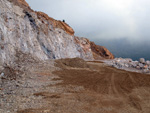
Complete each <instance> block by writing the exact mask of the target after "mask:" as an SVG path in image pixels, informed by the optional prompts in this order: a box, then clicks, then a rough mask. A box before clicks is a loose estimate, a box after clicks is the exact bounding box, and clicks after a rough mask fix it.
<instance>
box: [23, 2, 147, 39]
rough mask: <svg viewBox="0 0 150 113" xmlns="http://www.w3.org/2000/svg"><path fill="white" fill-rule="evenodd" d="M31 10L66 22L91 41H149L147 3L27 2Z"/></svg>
mask: <svg viewBox="0 0 150 113" xmlns="http://www.w3.org/2000/svg"><path fill="white" fill-rule="evenodd" d="M26 1H27V2H28V3H29V4H30V6H31V7H32V8H33V9H34V10H38V11H43V12H45V13H47V14H48V15H49V16H50V17H53V18H55V19H58V20H63V19H65V20H66V22H67V23H68V24H69V25H70V26H71V27H73V29H74V30H75V32H76V35H78V36H84V37H87V38H90V39H92V40H97V39H103V38H107V39H114V38H115V39H116V38H124V37H125V38H128V39H129V40H131V41H135V40H136V42H138V41H141V40H145V41H147V40H149V41H150V31H149V29H150V21H149V20H150V15H149V14H150V7H149V6H150V0H26Z"/></svg>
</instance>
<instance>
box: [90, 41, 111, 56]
mask: <svg viewBox="0 0 150 113" xmlns="http://www.w3.org/2000/svg"><path fill="white" fill-rule="evenodd" d="M90 45H91V49H92V53H93V57H94V59H100V58H105V59H114V55H113V54H112V53H111V52H110V51H109V50H108V49H106V48H105V47H104V46H99V45H96V44H95V43H94V42H90Z"/></svg>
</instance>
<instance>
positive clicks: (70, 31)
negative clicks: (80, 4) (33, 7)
mask: <svg viewBox="0 0 150 113" xmlns="http://www.w3.org/2000/svg"><path fill="white" fill-rule="evenodd" d="M36 13H37V16H38V19H40V20H41V21H42V19H45V20H47V21H48V22H49V23H51V24H52V25H53V27H54V28H60V29H63V30H64V31H66V33H68V34H70V35H74V30H73V29H72V28H71V27H70V26H69V25H68V24H67V23H65V22H62V21H59V20H55V19H53V18H51V17H49V16H48V15H47V14H45V13H43V12H36ZM42 22H43V23H44V21H42Z"/></svg>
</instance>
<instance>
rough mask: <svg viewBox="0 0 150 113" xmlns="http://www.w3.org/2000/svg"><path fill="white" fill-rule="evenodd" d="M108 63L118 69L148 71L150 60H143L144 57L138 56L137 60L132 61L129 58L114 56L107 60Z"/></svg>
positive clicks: (149, 69)
mask: <svg viewBox="0 0 150 113" xmlns="http://www.w3.org/2000/svg"><path fill="white" fill-rule="evenodd" d="M107 63H108V62H107ZM108 64H109V65H111V66H113V67H116V68H118V69H125V70H133V71H140V72H143V73H150V61H148V60H147V61H145V59H144V58H140V59H139V61H133V60H132V59H130V58H125V59H124V58H115V59H114V60H111V62H109V63H108Z"/></svg>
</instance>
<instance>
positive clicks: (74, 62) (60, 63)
mask: <svg viewBox="0 0 150 113" xmlns="http://www.w3.org/2000/svg"><path fill="white" fill-rule="evenodd" d="M56 66H57V67H60V68H67V67H73V68H88V65H87V63H86V61H84V60H83V59H81V58H73V59H70V58H66V59H60V60H56Z"/></svg>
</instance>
